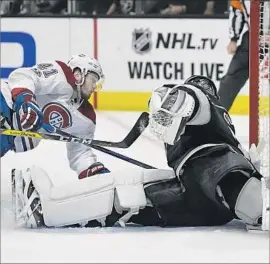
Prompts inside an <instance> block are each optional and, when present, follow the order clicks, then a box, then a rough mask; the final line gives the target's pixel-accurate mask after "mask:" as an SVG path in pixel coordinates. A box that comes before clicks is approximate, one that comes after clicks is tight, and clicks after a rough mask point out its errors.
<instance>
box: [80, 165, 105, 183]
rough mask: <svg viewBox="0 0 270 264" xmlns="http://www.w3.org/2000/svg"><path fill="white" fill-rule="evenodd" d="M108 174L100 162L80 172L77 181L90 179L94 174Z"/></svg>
mask: <svg viewBox="0 0 270 264" xmlns="http://www.w3.org/2000/svg"><path fill="white" fill-rule="evenodd" d="M108 172H110V171H109V170H108V169H107V168H106V167H104V165H103V164H102V163H101V162H95V163H93V164H92V165H91V166H90V167H89V168H88V169H86V170H84V171H82V172H81V173H80V174H79V179H83V178H86V177H91V176H93V175H95V174H102V173H108Z"/></svg>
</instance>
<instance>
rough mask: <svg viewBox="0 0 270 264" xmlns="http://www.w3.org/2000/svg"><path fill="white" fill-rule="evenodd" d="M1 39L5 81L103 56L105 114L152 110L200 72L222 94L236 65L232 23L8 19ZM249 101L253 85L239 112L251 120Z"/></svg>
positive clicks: (99, 101)
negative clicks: (21, 70) (164, 93)
mask: <svg viewBox="0 0 270 264" xmlns="http://www.w3.org/2000/svg"><path fill="white" fill-rule="evenodd" d="M213 24H215V27H213V26H212V25H213ZM119 28H121V30H119ZM49 36H53V38H51V37H49ZM0 38H1V71H0V74H1V79H2V80H3V81H5V80H6V79H7V78H8V76H9V74H10V72H12V71H13V70H14V69H16V68H18V67H31V66H33V65H34V64H36V63H39V62H45V61H48V60H55V59H57V60H62V61H64V62H67V61H68V60H69V58H70V56H72V55H73V54H77V53H86V54H89V55H90V56H94V57H96V58H98V60H99V61H100V63H101V65H102V68H103V71H104V74H105V77H106V78H105V82H104V85H103V91H102V92H99V93H98V94H97V95H96V96H94V98H93V99H92V101H93V104H94V106H95V107H96V108H97V109H99V110H123V111H133V110H136V111H143V110H146V109H147V102H148V99H149V98H150V94H151V92H152V90H153V89H155V88H157V87H159V86H161V85H163V84H165V83H166V84H168V83H174V84H175V83H182V82H184V81H185V80H186V79H187V78H188V77H190V76H191V75H193V74H196V75H204V76H208V77H209V78H211V79H212V80H213V82H214V83H215V84H216V86H217V88H218V87H219V83H220V80H221V78H222V77H223V76H224V75H225V73H226V71H227V68H228V66H229V63H230V60H231V56H230V55H228V54H227V51H226V46H227V44H228V41H229V31H228V19H213V18H211V19H191V18H177V19H176V18H169V19H162V18H151V19H146V18H134V17H129V18H85V17H84V18H83V17H82V18H67V17H63V18H54V17H50V18H48V17H47V18H44V17H34V18H31V17H30V18H29V17H28V18H27V17H21V18H18V17H16V18H13V17H12V18H11V17H9V18H7V17H4V18H1V36H0ZM266 90H267V91H266V92H267V93H264V95H265V96H267V97H268V96H269V84H268V85H266ZM248 96H249V85H248V82H247V83H246V84H245V86H244V87H243V89H241V91H240V93H239V96H238V97H237V99H236V101H235V104H234V106H233V108H232V110H231V113H232V114H241V115H247V114H248V109H249V105H248V101H249V100H248ZM267 97H266V98H267ZM266 98H265V99H264V100H266V102H267V104H269V99H268V98H267V99H266Z"/></svg>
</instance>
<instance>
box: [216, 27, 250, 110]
mask: <svg viewBox="0 0 270 264" xmlns="http://www.w3.org/2000/svg"><path fill="white" fill-rule="evenodd" d="M248 78H249V32H248V31H247V32H245V34H244V35H243V38H242V41H241V44H240V45H239V46H238V48H237V50H236V52H235V54H234V55H233V57H232V60H231V62H230V65H229V68H228V71H227V73H226V75H225V76H224V77H223V78H222V79H221V81H220V85H219V90H218V94H219V96H220V102H221V105H222V106H223V107H224V108H226V110H228V111H229V110H230V108H231V106H232V104H233V102H234V100H235V98H236V96H237V95H238V93H239V92H240V90H241V89H242V87H243V86H244V85H245V83H246V81H247V80H248Z"/></svg>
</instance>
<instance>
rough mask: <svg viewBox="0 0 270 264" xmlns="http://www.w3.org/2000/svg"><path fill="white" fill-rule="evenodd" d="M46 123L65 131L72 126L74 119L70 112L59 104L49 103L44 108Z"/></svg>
mask: <svg viewBox="0 0 270 264" xmlns="http://www.w3.org/2000/svg"><path fill="white" fill-rule="evenodd" d="M42 111H43V113H44V122H45V123H47V124H50V125H51V126H53V127H56V128H59V129H65V128H68V127H70V126H71V125H72V117H71V114H70V112H69V110H68V109H67V108H66V107H64V106H63V105H61V104H59V103H49V104H47V105H45V106H44V107H43V110H42Z"/></svg>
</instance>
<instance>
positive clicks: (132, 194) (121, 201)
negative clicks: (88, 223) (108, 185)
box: [114, 169, 175, 226]
mask: <svg viewBox="0 0 270 264" xmlns="http://www.w3.org/2000/svg"><path fill="white" fill-rule="evenodd" d="M172 178H175V174H174V171H173V170H158V169H152V170H134V171H128V175H126V174H123V173H118V174H116V175H115V190H116V191H115V202H114V207H115V209H116V211H117V212H118V213H120V214H122V213H123V211H128V212H127V214H125V215H124V216H123V217H121V218H120V219H119V220H118V223H119V224H120V225H121V226H125V223H126V222H127V221H128V220H129V218H130V217H131V216H132V215H133V214H138V213H139V211H140V209H143V208H144V207H145V206H146V205H147V198H146V195H145V192H144V184H146V183H151V182H157V181H162V180H169V179H172Z"/></svg>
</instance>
